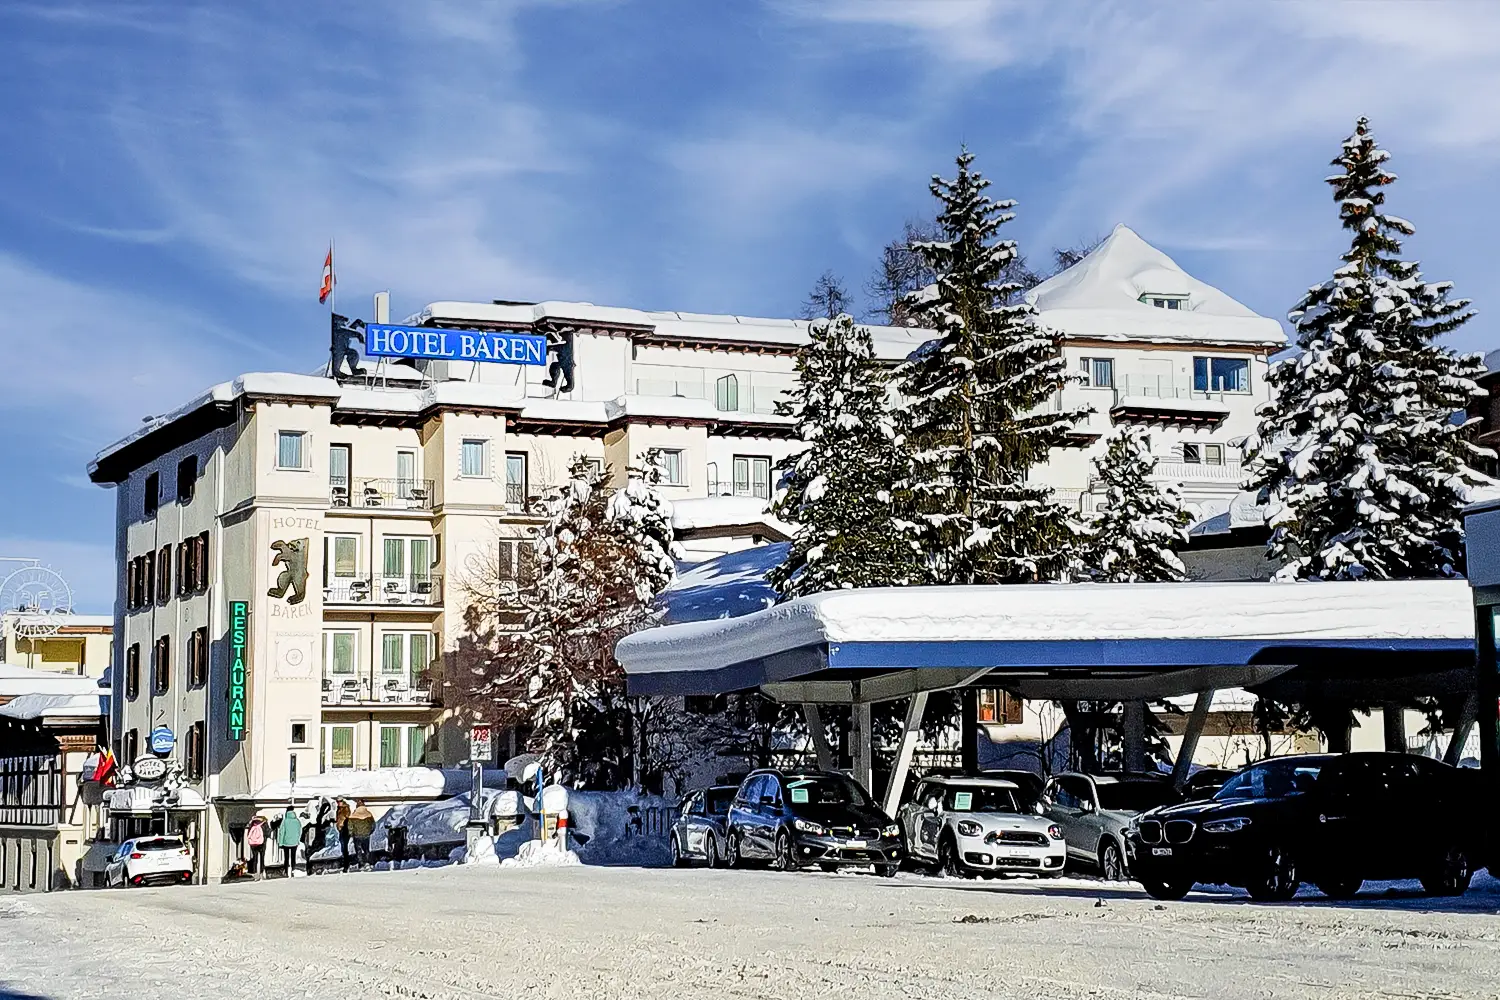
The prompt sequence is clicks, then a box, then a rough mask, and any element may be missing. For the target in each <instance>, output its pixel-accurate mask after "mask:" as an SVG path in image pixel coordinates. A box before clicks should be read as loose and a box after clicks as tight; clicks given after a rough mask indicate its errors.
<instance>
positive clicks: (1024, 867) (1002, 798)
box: [897, 778, 1067, 876]
mask: <svg viewBox="0 0 1500 1000" xmlns="http://www.w3.org/2000/svg"><path fill="white" fill-rule="evenodd" d="M1019 793H1020V789H1019V787H1018V786H1017V785H1016V783H1015V782H1014V781H1008V780H1006V779H1004V778H927V779H926V780H924V781H922V782H921V783H920V784H919V785H917V794H916V796H915V798H913V799H912V800H911V801H910V802H908V803H906V805H904V806H902V807H901V809H900V811H899V813H898V814H897V819H898V820H899V822H900V824H901V835H902V837H903V838H904V839H905V841H906V852H907V856H908V857H909V858H912V859H913V860H915V861H917V862H919V863H920V862H923V861H925V862H927V863H928V864H930V865H932V866H933V867H936V868H937V869H938V870H940V871H942V872H944V873H945V874H948V875H963V874H967V873H971V872H1018V873H1019V872H1030V873H1032V874H1036V875H1046V876H1056V875H1061V874H1062V871H1063V865H1064V864H1065V863H1066V861H1067V844H1066V841H1064V840H1063V833H1062V830H1061V829H1060V828H1058V826H1057V825H1056V824H1055V823H1053V822H1052V821H1051V820H1048V819H1045V818H1043V817H1041V816H1037V815H1035V814H1032V813H1027V812H1023V811H1022V808H1021V803H1020V794H1019Z"/></svg>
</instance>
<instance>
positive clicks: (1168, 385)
mask: <svg viewBox="0 0 1500 1000" xmlns="http://www.w3.org/2000/svg"><path fill="white" fill-rule="evenodd" d="M1127 397H1128V398H1131V399H1162V400H1171V399H1211V400H1214V401H1216V402H1221V403H1222V402H1223V401H1224V393H1222V392H1204V391H1202V390H1200V389H1195V388H1193V383H1192V382H1189V381H1184V380H1183V379H1180V378H1178V377H1176V376H1173V375H1119V376H1117V377H1116V378H1115V402H1116V403H1117V404H1118V403H1119V402H1120V401H1121V400H1123V399H1125V398H1127Z"/></svg>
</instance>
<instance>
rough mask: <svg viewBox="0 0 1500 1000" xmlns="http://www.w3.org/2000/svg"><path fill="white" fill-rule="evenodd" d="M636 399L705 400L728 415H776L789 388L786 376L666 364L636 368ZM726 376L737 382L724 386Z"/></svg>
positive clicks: (639, 365) (638, 366)
mask: <svg viewBox="0 0 1500 1000" xmlns="http://www.w3.org/2000/svg"><path fill="white" fill-rule="evenodd" d="M633 373H634V375H635V394H636V395H637V396H667V397H673V396H676V397H681V398H682V399H706V400H708V401H709V402H710V403H713V404H714V406H715V407H717V408H718V409H720V410H722V411H724V412H726V413H775V412H776V402H777V400H779V399H780V398H781V397H782V395H784V394H785V393H786V392H787V390H788V389H789V388H790V384H789V382H790V380H789V377H787V376H776V377H773V376H769V375H765V374H762V373H760V372H745V371H739V372H726V371H710V370H706V369H705V370H703V371H696V370H693V369H683V368H674V367H671V366H667V365H650V364H638V365H636V366H635V367H634V369H633ZM726 377H733V378H734V380H735V381H734V383H733V384H732V385H730V384H721V382H722V380H723V379H724V378H726Z"/></svg>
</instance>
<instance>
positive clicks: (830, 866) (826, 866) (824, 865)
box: [818, 861, 839, 872]
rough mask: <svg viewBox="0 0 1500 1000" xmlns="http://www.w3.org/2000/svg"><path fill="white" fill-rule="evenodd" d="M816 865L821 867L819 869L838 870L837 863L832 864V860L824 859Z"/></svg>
mask: <svg viewBox="0 0 1500 1000" xmlns="http://www.w3.org/2000/svg"><path fill="white" fill-rule="evenodd" d="M818 867H819V868H821V869H823V870H824V871H825V872H836V871H838V870H839V866H838V865H836V864H833V863H832V862H829V861H824V862H821V863H819V865H818Z"/></svg>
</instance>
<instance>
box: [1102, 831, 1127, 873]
mask: <svg viewBox="0 0 1500 1000" xmlns="http://www.w3.org/2000/svg"><path fill="white" fill-rule="evenodd" d="M1099 872H1100V874H1102V875H1103V876H1104V880H1105V881H1106V882H1119V881H1120V880H1122V879H1123V878H1124V877H1125V856H1124V855H1123V854H1121V853H1120V845H1119V844H1117V843H1115V842H1114V840H1113V839H1112V838H1108V837H1106V838H1105V839H1104V840H1103V841H1101V842H1100V843H1099Z"/></svg>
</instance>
